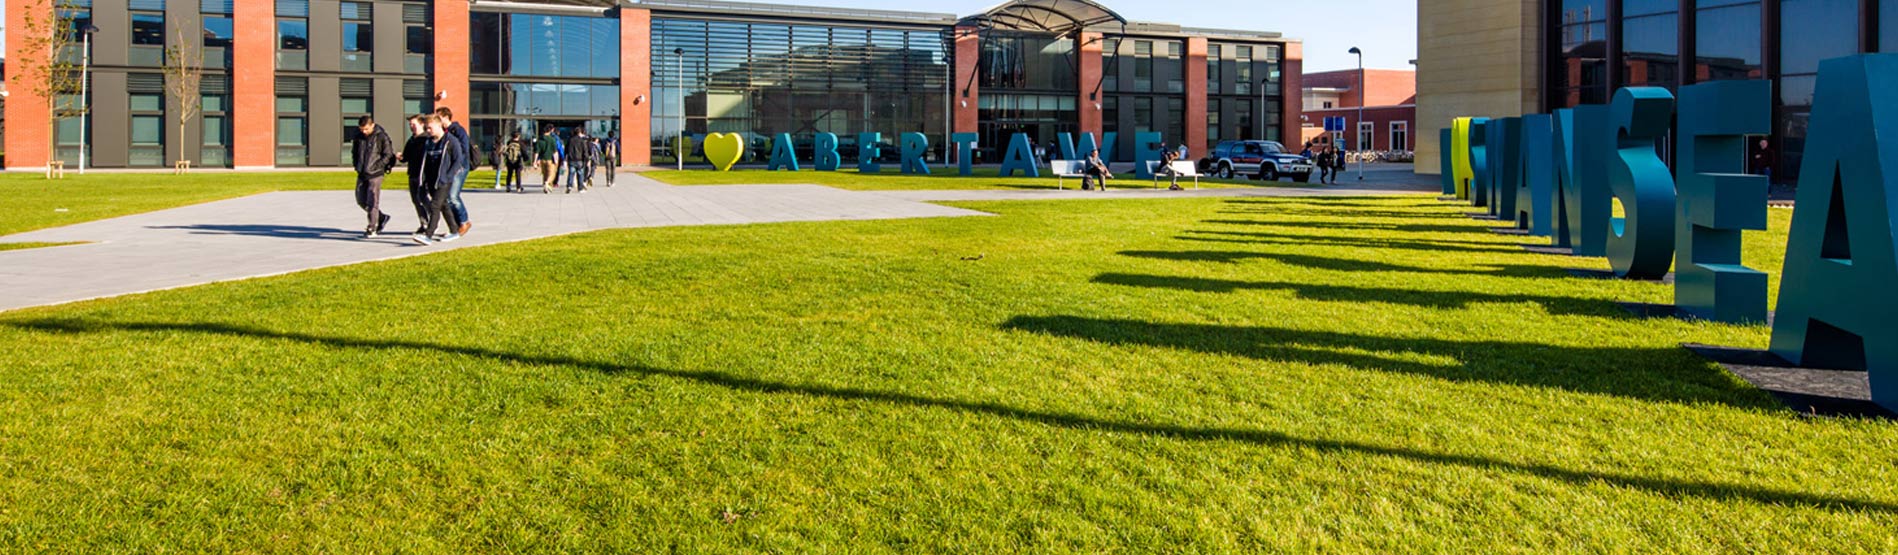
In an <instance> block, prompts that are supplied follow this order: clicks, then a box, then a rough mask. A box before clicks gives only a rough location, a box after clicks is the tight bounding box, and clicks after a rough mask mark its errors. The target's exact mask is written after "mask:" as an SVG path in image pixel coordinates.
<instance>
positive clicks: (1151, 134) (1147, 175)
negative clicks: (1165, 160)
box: [1134, 131, 1166, 179]
mask: <svg viewBox="0 0 1898 555" xmlns="http://www.w3.org/2000/svg"><path fill="white" fill-rule="evenodd" d="M1164 140H1165V139H1164V138H1163V137H1161V136H1160V133H1159V132H1157V131H1141V132H1138V133H1134V178H1136V179H1153V168H1150V167H1147V162H1158V161H1160V150H1161V149H1164V148H1166V145H1165V144H1163V143H1162V142H1161V141H1164Z"/></svg>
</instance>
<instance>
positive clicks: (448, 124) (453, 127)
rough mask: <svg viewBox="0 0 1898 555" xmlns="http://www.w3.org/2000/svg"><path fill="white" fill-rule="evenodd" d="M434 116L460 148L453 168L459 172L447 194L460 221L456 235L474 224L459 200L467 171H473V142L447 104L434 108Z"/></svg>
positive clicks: (456, 219) (450, 206)
mask: <svg viewBox="0 0 1898 555" xmlns="http://www.w3.org/2000/svg"><path fill="white" fill-rule="evenodd" d="M435 117H437V118H440V119H441V120H442V130H443V132H445V133H447V134H448V136H449V137H450V138H453V139H454V140H455V144H456V145H457V146H458V147H459V148H460V149H461V167H459V168H456V169H455V171H459V172H461V173H458V174H456V175H455V186H454V187H453V188H452V192H450V193H449V196H448V207H449V208H452V209H454V211H455V221H458V222H461V225H460V226H459V227H457V228H455V229H454V232H455V234H456V235H461V234H465V233H467V232H468V228H470V227H473V226H474V224H473V223H470V222H469V221H468V205H466V204H463V203H462V202H461V187H462V186H463V185H466V184H467V183H468V172H471V171H474V143H472V142H469V140H468V128H466V127H462V126H461V123H460V122H457V121H455V112H454V110H449V109H448V107H447V106H442V107H439V108H436V109H435Z"/></svg>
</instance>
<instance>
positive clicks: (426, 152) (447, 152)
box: [412, 115, 467, 245]
mask: <svg viewBox="0 0 1898 555" xmlns="http://www.w3.org/2000/svg"><path fill="white" fill-rule="evenodd" d="M423 121H424V124H425V125H427V126H428V144H426V145H424V146H423V147H422V151H423V153H422V168H421V171H420V174H421V177H422V183H423V184H424V185H425V186H426V188H427V190H428V193H429V197H428V219H427V223H426V224H424V225H423V226H422V231H421V232H420V233H416V234H415V236H414V237H412V239H414V241H415V242H416V243H417V244H421V245H429V244H433V243H435V239H434V238H433V237H434V235H435V226H436V225H437V224H440V223H441V221H442V220H444V219H445V220H448V230H449V231H448V234H447V235H444V236H442V238H441V242H443V243H446V242H449V241H453V240H456V239H460V238H461V234H460V233H458V231H459V230H460V229H461V227H460V226H461V224H464V223H466V222H462V221H459V220H458V219H457V216H456V215H455V209H454V208H453V207H451V206H449V205H448V199H450V198H453V196H454V188H455V180H456V179H457V178H458V177H460V176H461V175H466V171H465V170H463V169H462V168H463V167H464V164H466V158H463V156H466V155H467V154H466V152H464V151H463V150H462V145H461V143H460V142H458V141H456V140H455V138H454V137H453V136H451V135H449V134H448V131H447V130H446V129H444V128H443V127H442V124H444V123H446V122H445V121H443V120H442V118H441V117H440V116H434V115H430V116H428V118H427V119H424V120H423Z"/></svg>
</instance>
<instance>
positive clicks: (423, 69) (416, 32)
mask: <svg viewBox="0 0 1898 555" xmlns="http://www.w3.org/2000/svg"><path fill="white" fill-rule="evenodd" d="M402 25H403V26H404V27H403V31H404V33H403V35H404V36H403V42H404V44H403V46H404V48H403V54H402V72H403V73H428V56H429V54H432V53H434V52H435V34H434V33H430V32H429V30H428V25H429V14H428V6H426V5H422V4H403V5H402Z"/></svg>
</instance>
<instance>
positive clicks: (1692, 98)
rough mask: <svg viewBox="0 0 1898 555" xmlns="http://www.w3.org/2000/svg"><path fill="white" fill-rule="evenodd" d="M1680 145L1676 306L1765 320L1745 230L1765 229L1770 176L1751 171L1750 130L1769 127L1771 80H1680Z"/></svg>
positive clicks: (1762, 290) (1714, 316) (1728, 318)
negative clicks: (1745, 253)
mask: <svg viewBox="0 0 1898 555" xmlns="http://www.w3.org/2000/svg"><path fill="white" fill-rule="evenodd" d="M1680 91H1681V93H1680V108H1679V112H1678V113H1677V114H1676V116H1675V121H1677V122H1678V124H1677V125H1678V130H1677V131H1676V134H1677V135H1676V137H1677V138H1676V139H1675V143H1676V145H1677V146H1676V147H1675V150H1674V152H1675V162H1674V164H1675V169H1676V174H1677V175H1676V176H1675V184H1676V187H1677V188H1678V190H1679V194H1678V196H1679V198H1678V199H1677V200H1676V205H1677V208H1676V210H1675V212H1674V219H1675V220H1674V228H1675V229H1674V241H1675V244H1674V252H1675V256H1674V306H1675V307H1677V308H1679V309H1680V310H1681V311H1683V312H1686V313H1688V314H1692V315H1694V316H1697V317H1700V318H1706V319H1710V320H1715V321H1720V322H1731V323H1745V322H1761V323H1764V322H1766V274H1765V273H1763V272H1760V271H1759V270H1754V269H1752V268H1748V267H1746V266H1743V265H1741V259H1740V234H1741V233H1742V231H1741V230H1746V229H1766V187H1767V182H1766V177H1764V176H1758V175H1746V139H1747V138H1746V136H1747V135H1764V134H1766V133H1768V132H1770V131H1771V130H1772V127H1773V124H1772V113H1771V106H1772V102H1773V100H1772V96H1773V88H1772V82H1771V81H1713V82H1710V83H1702V84H1699V85H1694V86H1690V87H1682V88H1681V90H1680Z"/></svg>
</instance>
